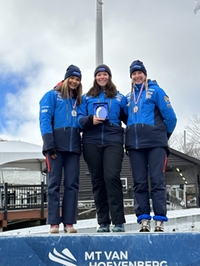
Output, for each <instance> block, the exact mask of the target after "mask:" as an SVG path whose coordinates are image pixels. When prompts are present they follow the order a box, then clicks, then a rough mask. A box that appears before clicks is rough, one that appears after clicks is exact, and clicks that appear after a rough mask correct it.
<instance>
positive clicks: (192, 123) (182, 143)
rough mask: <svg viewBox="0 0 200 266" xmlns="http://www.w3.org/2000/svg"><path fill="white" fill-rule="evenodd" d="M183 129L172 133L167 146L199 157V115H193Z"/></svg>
mask: <svg viewBox="0 0 200 266" xmlns="http://www.w3.org/2000/svg"><path fill="white" fill-rule="evenodd" d="M185 129H186V130H184V133H183V134H180V133H179V134H172V136H171V138H170V140H169V146H170V147H171V148H173V149H176V150H178V151H181V152H183V153H185V154H188V155H189V156H191V157H194V158H196V159H200V117H198V115H197V114H195V115H193V118H192V119H190V120H189V123H188V125H187V126H186V128H185Z"/></svg>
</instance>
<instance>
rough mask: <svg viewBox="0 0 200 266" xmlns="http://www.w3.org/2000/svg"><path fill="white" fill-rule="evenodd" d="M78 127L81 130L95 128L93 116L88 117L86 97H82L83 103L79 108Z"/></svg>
mask: <svg viewBox="0 0 200 266" xmlns="http://www.w3.org/2000/svg"><path fill="white" fill-rule="evenodd" d="M78 126H79V128H80V129H87V128H89V127H91V126H93V115H88V110H87V99H86V95H83V96H82V103H81V104H80V106H79V108H78Z"/></svg>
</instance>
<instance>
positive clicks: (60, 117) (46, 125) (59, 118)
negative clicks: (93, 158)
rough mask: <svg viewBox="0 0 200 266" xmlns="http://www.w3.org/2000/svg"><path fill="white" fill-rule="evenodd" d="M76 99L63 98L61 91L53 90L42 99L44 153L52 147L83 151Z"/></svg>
mask: <svg viewBox="0 0 200 266" xmlns="http://www.w3.org/2000/svg"><path fill="white" fill-rule="evenodd" d="M74 105H75V99H74V98H72V97H70V98H69V99H65V98H62V97H61V95H60V92H59V91H55V90H51V91H49V92H47V93H46V94H45V95H44V96H43V98H42V99H41V100H40V117H39V119H40V131H41V134H42V138H43V142H44V145H43V153H44V154H45V152H46V151H48V150H51V149H56V150H57V151H69V152H75V153H79V154H80V152H81V139H80V131H79V129H78V122H77V116H72V110H74V111H76V112H77V113H78V106H75V107H74V108H73V106H74Z"/></svg>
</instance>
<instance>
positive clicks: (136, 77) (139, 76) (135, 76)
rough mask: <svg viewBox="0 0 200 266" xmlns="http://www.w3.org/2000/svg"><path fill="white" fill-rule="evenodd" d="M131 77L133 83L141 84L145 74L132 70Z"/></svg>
mask: <svg viewBox="0 0 200 266" xmlns="http://www.w3.org/2000/svg"><path fill="white" fill-rule="evenodd" d="M131 78H132V82H133V83H134V84H141V83H143V82H145V80H146V76H145V74H144V73H143V72H142V71H140V70H136V71H134V72H133V73H132V75H131Z"/></svg>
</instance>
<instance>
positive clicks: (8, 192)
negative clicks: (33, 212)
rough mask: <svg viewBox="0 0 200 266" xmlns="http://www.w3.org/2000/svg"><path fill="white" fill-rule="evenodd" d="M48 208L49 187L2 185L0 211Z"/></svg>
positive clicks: (42, 184) (0, 186) (0, 189)
mask: <svg viewBox="0 0 200 266" xmlns="http://www.w3.org/2000/svg"><path fill="white" fill-rule="evenodd" d="M46 207H47V185H44V182H42V183H41V185H8V183H4V184H3V185H0V211H1V210H2V211H7V210H19V209H37V208H41V209H44V208H46Z"/></svg>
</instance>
